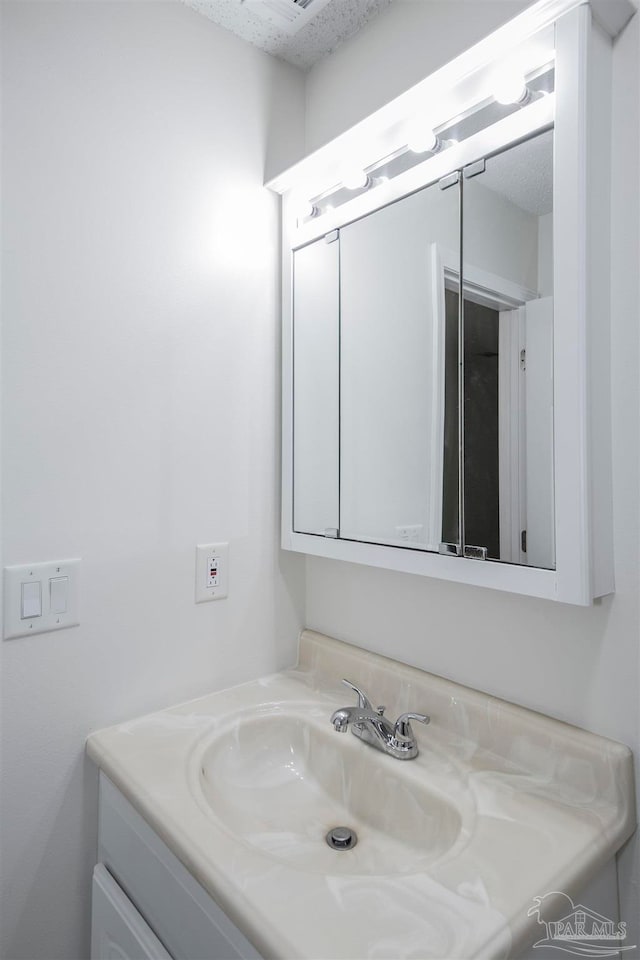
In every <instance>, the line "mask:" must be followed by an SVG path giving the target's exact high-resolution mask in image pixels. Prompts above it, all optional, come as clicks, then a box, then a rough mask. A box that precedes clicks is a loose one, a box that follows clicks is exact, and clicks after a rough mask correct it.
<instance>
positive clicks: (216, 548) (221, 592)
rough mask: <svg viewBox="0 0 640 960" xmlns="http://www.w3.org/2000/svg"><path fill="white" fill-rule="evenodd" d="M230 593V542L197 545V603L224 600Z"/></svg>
mask: <svg viewBox="0 0 640 960" xmlns="http://www.w3.org/2000/svg"><path fill="white" fill-rule="evenodd" d="M228 593H229V544H228V543H200V544H198V546H197V547H196V603H206V602H207V601H208V600H222V598H223V597H226V596H227V594H228Z"/></svg>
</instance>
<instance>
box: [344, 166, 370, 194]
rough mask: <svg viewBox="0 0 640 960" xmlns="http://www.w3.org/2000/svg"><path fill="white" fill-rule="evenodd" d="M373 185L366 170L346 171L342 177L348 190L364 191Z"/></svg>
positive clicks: (354, 169)
mask: <svg viewBox="0 0 640 960" xmlns="http://www.w3.org/2000/svg"><path fill="white" fill-rule="evenodd" d="M370 184H371V179H370V177H369V175H368V174H367V173H365V171H364V170H360V169H359V168H357V167H355V168H353V169H350V170H345V172H344V174H343V176H342V185H343V187H346V188H347V190H364V189H366V188H367V187H369V186H370Z"/></svg>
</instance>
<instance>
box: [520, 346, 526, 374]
mask: <svg viewBox="0 0 640 960" xmlns="http://www.w3.org/2000/svg"><path fill="white" fill-rule="evenodd" d="M520 369H521V370H522V372H523V373H524V371H525V370H526V369H527V351H526V350H525V349H524V348H523V349H522V350H521V351H520Z"/></svg>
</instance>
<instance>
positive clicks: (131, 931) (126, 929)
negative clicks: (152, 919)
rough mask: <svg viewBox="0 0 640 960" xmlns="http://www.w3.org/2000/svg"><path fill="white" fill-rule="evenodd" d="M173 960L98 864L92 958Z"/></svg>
mask: <svg viewBox="0 0 640 960" xmlns="http://www.w3.org/2000/svg"><path fill="white" fill-rule="evenodd" d="M120 958H122V960H171V954H169V953H167V951H166V950H165V948H164V947H163V946H162V944H161V943H160V941H159V940H158V938H157V937H156V935H155V933H154V932H153V930H152V929H151V927H150V926H149V925H148V924H147V923H146V921H145V920H144V918H143V917H142V916H141V915H140V914H139V913H138V911H137V910H136V908H135V907H134V905H133V904H132V903H131V901H130V900H129V898H128V897H127V896H126V895H125V894H124V893H123V891H122V890H121V889H120V887H119V886H118V884H117V883H116V882H115V880H114V879H113V877H112V876H111V874H110V873H109V871H108V870H107V868H106V867H105V866H104V864H102V863H98V864H97V865H96V867H95V869H94V871H93V883H92V886H91V960H120Z"/></svg>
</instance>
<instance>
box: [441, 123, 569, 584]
mask: <svg viewBox="0 0 640 960" xmlns="http://www.w3.org/2000/svg"><path fill="white" fill-rule="evenodd" d="M479 169H480V170H482V164H481V165H480V166H479V167H478V166H476V165H473V166H471V167H470V168H468V169H467V170H466V171H465V174H466V175H465V176H464V177H463V245H462V249H463V285H464V298H463V324H462V325H463V331H464V333H463V336H464V363H463V382H464V416H463V422H464V431H463V445H462V446H463V453H462V459H463V464H464V466H463V484H462V487H463V490H464V504H463V518H462V519H463V522H462V530H463V533H462V539H463V553H465V555H467V556H477V557H486V558H487V559H491V560H501V561H505V562H508V563H517V564H526V565H529V566H535V567H544V568H548V569H553V568H554V567H555V544H554V534H555V517H554V467H553V226H552V221H553V131H552V130H549V131H547V132H545V133H543V134H541V135H539V136H536V137H533V138H532V139H530V140H527V141H525V142H523V143H520V144H518V145H516V146H514V147H511V148H510V149H508V150H505V151H503V152H502V153H499V154H497V155H495V156H493V157H490V158H488V159H487V160H486V161H485V164H484V171H483V172H480V173H478V170H479ZM469 174H471V175H469ZM458 308H459V303H458V301H457V297H456V294H455V293H453V292H450V293H447V325H448V329H451V328H454V327H455V326H456V324H457V319H458V318H457V313H458ZM452 341H453V336H452V335H451V334H450V335H449V336H448V338H447V343H452ZM456 363H457V346H456V350H454V347H453V346H452V347H451V349H450V350H449V351H448V353H447V360H446V365H447V382H448V383H449V382H450V381H452V380H454V379H455V378H456V377H457V370H456V369H455V367H456ZM447 397H448V403H447V406H446V414H445V419H446V425H445V434H446V435H452V434H454V433H455V431H456V429H457V424H458V410H457V403H456V401H457V396H456V394H455V391H454V390H448V392H447ZM454 404H455V405H456V406H455V408H454ZM451 447H452V443H451V442H450V443H449V444H448V448H449V449H450V448H451ZM457 470H458V464H457V463H451V462H449V461H445V484H444V490H445V510H444V516H445V522H447V521H448V522H449V530H447V529H445V530H444V531H443V532H444V534H445V539H447V533H448V532H450V533H451V534H454V533H455V532H456V531H455V526H454V524H453V523H452V522H451V521H449V520H448V518H449V516H450V515H452V514H453V507H452V508H451V510H450V511H449V510H448V503H449V500H451V501H455V498H456V496H457V492H456V491H457Z"/></svg>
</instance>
